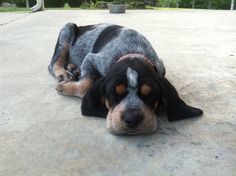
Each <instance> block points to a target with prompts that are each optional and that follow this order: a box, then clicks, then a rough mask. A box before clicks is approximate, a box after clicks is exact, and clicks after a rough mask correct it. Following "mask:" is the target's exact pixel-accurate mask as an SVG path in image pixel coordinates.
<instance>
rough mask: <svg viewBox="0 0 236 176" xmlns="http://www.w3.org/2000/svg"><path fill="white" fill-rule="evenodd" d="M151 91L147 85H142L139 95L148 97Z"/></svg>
mask: <svg viewBox="0 0 236 176" xmlns="http://www.w3.org/2000/svg"><path fill="white" fill-rule="evenodd" d="M151 91H152V88H151V87H150V86H149V85H147V84H144V85H142V86H141V88H140V93H141V95H142V96H148V95H150V93H151Z"/></svg>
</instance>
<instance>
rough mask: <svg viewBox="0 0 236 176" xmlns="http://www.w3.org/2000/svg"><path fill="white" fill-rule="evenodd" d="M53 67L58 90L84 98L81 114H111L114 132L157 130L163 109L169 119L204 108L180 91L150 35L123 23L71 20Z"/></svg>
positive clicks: (110, 126) (195, 113) (109, 125)
mask: <svg viewBox="0 0 236 176" xmlns="http://www.w3.org/2000/svg"><path fill="white" fill-rule="evenodd" d="M48 69H49V72H50V73H51V74H52V75H53V76H54V77H56V78H57V80H58V81H59V84H58V86H57V88H56V89H57V92H58V93H59V94H62V95H68V96H77V97H80V98H82V106H81V111H82V114H83V115H87V116H97V117H106V119H107V128H108V129H109V130H110V132H111V133H113V134H126V135H137V134H148V133H153V132H155V131H156V128H157V117H156V114H157V112H159V111H160V109H162V110H164V111H165V112H166V114H167V116H168V120H169V121H176V120H181V119H186V118H190V117H194V116H199V115H201V114H202V113H203V111H202V110H200V109H198V108H194V107H191V106H189V105H187V104H186V103H185V102H184V101H183V100H182V99H181V98H180V97H179V95H178V93H177V91H176V90H175V88H174V87H173V85H172V84H171V83H170V82H169V81H168V80H167V79H166V78H165V67H164V64H163V62H162V60H161V59H160V58H159V57H158V56H157V54H156V52H155V51H154V49H153V47H152V46H151V44H150V43H149V41H148V40H147V39H146V38H145V37H144V36H143V35H141V34H140V33H138V32H137V31H135V30H132V29H127V28H125V27H122V26H118V25H113V24H97V25H88V26H79V27H78V26H77V25H76V24H73V23H68V24H66V25H65V26H64V27H63V28H62V29H61V32H60V34H59V37H58V41H57V44H56V47H55V51H54V55H53V57H52V60H51V63H50V65H49V67H48Z"/></svg>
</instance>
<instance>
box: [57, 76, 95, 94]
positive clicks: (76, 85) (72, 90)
mask: <svg viewBox="0 0 236 176" xmlns="http://www.w3.org/2000/svg"><path fill="white" fill-rule="evenodd" d="M92 83H93V81H92V79H90V78H82V79H80V80H79V81H71V82H65V81H63V82H60V83H59V84H58V85H57V87H56V90H57V93H58V94H61V95H67V96H76V97H80V98H82V97H84V95H85V94H86V92H87V91H88V90H89V89H90V87H91V86H92Z"/></svg>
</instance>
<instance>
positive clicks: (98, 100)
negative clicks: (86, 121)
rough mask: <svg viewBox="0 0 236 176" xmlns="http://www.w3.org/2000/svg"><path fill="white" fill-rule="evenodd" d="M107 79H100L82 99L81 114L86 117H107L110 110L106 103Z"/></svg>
mask: <svg viewBox="0 0 236 176" xmlns="http://www.w3.org/2000/svg"><path fill="white" fill-rule="evenodd" d="M104 82H105V78H100V79H98V80H97V81H96V82H95V83H94V84H93V85H92V87H91V88H90V89H89V90H88V92H87V93H86V94H85V96H84V97H83V99H82V105H81V112H82V114H83V115H86V116H96V117H106V115H107V113H108V110H107V108H106V106H105V102H104V97H103V95H104V84H105V83H104Z"/></svg>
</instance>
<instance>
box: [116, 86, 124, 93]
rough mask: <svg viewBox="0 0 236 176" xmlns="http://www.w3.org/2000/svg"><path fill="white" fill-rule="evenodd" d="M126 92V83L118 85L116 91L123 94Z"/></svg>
mask: <svg viewBox="0 0 236 176" xmlns="http://www.w3.org/2000/svg"><path fill="white" fill-rule="evenodd" d="M125 92H126V86H125V85H124V84H119V85H117V86H116V93H117V94H118V95H122V94H124V93H125Z"/></svg>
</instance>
